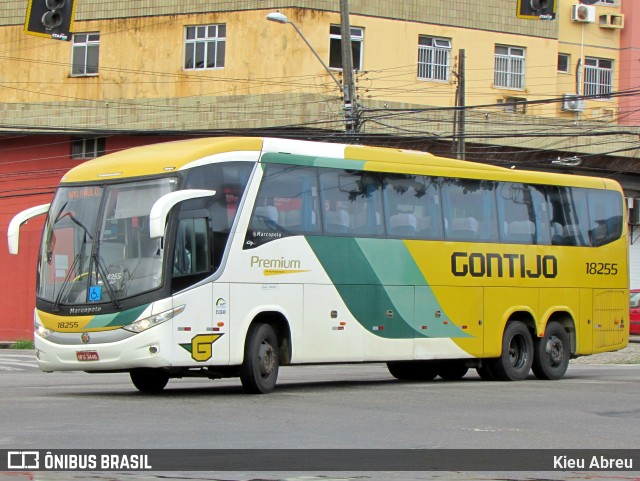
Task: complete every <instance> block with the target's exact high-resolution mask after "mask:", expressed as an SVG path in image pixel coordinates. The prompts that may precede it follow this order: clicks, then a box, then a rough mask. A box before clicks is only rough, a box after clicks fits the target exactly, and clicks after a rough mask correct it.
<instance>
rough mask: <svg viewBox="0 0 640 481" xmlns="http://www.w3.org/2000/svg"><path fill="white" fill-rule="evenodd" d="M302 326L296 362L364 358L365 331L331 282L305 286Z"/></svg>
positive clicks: (359, 359) (357, 359) (353, 360)
mask: <svg viewBox="0 0 640 481" xmlns="http://www.w3.org/2000/svg"><path fill="white" fill-rule="evenodd" d="M304 301H305V302H304V327H303V335H302V338H301V340H300V342H301V345H300V346H296V345H295V344H294V346H295V347H297V348H299V349H296V351H297V353H298V355H297V356H296V362H302V361H304V362H340V361H346V362H357V361H362V360H363V359H364V344H363V342H364V341H363V335H364V330H363V328H362V326H361V325H360V324H359V323H358V321H356V320H355V319H354V318H353V316H352V315H351V313H350V312H349V309H348V308H347V306H346V305H345V304H344V302H343V301H342V299H341V298H340V295H339V294H338V291H337V290H336V288H335V287H334V286H332V285H319V284H306V285H305V286H304Z"/></svg>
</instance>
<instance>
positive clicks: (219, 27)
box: [183, 23, 227, 70]
mask: <svg viewBox="0 0 640 481" xmlns="http://www.w3.org/2000/svg"><path fill="white" fill-rule="evenodd" d="M226 51H227V25H226V24H224V23H216V24H208V25H188V26H186V27H185V28H184V62H183V68H184V70H219V69H222V68H224V63H225V59H226ZM211 60H213V63H211Z"/></svg>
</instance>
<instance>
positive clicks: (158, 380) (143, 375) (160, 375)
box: [129, 368, 169, 393]
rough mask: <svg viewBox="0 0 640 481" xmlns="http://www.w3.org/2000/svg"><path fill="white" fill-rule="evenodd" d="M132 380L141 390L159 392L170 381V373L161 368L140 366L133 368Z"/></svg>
mask: <svg viewBox="0 0 640 481" xmlns="http://www.w3.org/2000/svg"><path fill="white" fill-rule="evenodd" d="M129 375H130V376H131V382H133V385H134V386H135V387H136V388H137V389H138V391H140V392H144V393H159V392H162V390H163V389H164V387H165V386H166V385H167V383H168V382H169V375H168V374H167V373H166V372H164V371H161V370H160V369H151V368H140V369H134V370H132V371H131V372H130V373H129Z"/></svg>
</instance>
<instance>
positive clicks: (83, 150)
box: [71, 137, 106, 159]
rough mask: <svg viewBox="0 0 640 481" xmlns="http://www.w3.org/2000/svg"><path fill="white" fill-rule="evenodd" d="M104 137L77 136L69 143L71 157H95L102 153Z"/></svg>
mask: <svg viewBox="0 0 640 481" xmlns="http://www.w3.org/2000/svg"><path fill="white" fill-rule="evenodd" d="M105 141H106V139H105V138H104V137H91V138H77V139H73V141H72V143H71V158H72V159H95V158H96V157H100V156H101V155H104V152H105V150H104V148H105V143H106V142H105Z"/></svg>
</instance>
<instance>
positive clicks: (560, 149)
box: [0, 0, 640, 340]
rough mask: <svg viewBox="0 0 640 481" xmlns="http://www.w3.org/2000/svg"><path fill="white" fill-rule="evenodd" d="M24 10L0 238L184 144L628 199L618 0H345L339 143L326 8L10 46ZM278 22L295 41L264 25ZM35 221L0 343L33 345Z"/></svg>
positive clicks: (189, 12)
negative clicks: (88, 182) (588, 182)
mask: <svg viewBox="0 0 640 481" xmlns="http://www.w3.org/2000/svg"><path fill="white" fill-rule="evenodd" d="M26 3H27V2H25V1H24V0H7V1H5V2H3V4H4V6H3V7H2V8H3V10H4V12H3V13H4V15H3V16H1V18H0V45H2V47H0V49H1V51H2V54H1V55H2V57H1V59H0V61H1V62H2V64H3V68H2V69H1V73H0V114H1V115H2V119H3V121H2V125H1V126H0V174H1V177H0V179H1V180H2V182H1V184H0V196H2V199H3V202H2V208H1V210H0V228H2V229H3V231H4V232H6V227H7V225H8V222H9V220H10V219H11V217H12V216H13V215H14V214H15V213H16V212H18V211H20V210H22V209H23V208H25V207H28V206H31V205H36V204H40V203H46V202H48V201H49V200H50V198H51V195H52V192H53V190H54V188H55V185H56V183H57V181H58V180H59V178H60V177H61V176H62V173H63V172H64V171H66V170H67V169H69V168H70V167H72V166H74V165H77V164H78V163H79V162H82V161H84V160H86V159H89V158H93V157H95V156H99V155H102V154H104V153H107V152H113V151H116V150H120V149H122V148H127V147H131V146H135V145H141V144H145V143H151V142H159V141H164V140H172V139H178V138H184V137H185V136H205V135H229V134H231V135H243V134H247V135H256V134H261V135H274V136H285V137H296V138H316V139H323V140H331V139H335V140H338V141H345V140H346V141H351V140H352V139H354V138H355V139H356V140H357V141H360V142H368V143H379V144H387V145H396V146H401V147H410V148H416V149H421V150H430V151H432V152H434V153H439V154H444V155H454V154H453V153H452V152H453V151H455V152H457V155H462V156H465V157H466V158H468V159H471V160H476V161H481V162H489V163H495V164H499V165H508V166H514V167H516V168H520V167H522V168H535V169H549V170H553V169H558V170H563V171H570V172H579V173H586V174H588V175H607V176H612V177H614V178H616V179H618V180H619V181H621V182H622V183H623V185H624V186H625V189H626V190H627V192H628V196H629V197H630V198H640V177H639V175H640V165H638V162H637V159H638V157H639V156H640V153H639V150H638V147H639V145H640V143H639V137H638V133H639V131H640V129H639V126H640V100H639V99H640V95H639V92H640V70H639V68H638V65H639V61H640V31H639V30H640V27H636V28H635V29H634V26H635V25H640V6H639V5H638V4H637V2H635V1H632V0H605V1H599V2H597V3H596V4H595V5H592V6H586V5H580V4H579V2H578V1H577V0H557V8H556V12H555V19H553V20H540V19H524V18H518V16H517V14H518V13H519V12H518V5H519V3H520V2H519V1H518V0H487V1H483V2H478V1H475V0H448V1H446V2H445V1H444V0H438V1H432V0H402V1H394V2H388V1H383V0H351V1H350V2H349V9H350V16H349V18H350V27H351V29H350V34H351V44H352V45H351V46H352V52H353V62H354V68H355V75H354V84H355V92H356V95H357V110H356V113H357V118H358V120H359V124H360V129H359V132H358V133H357V135H355V137H354V134H346V133H345V110H344V102H343V98H342V90H341V88H340V85H338V84H339V83H341V82H342V81H343V80H342V69H341V66H342V58H341V55H342V54H341V49H340V46H341V16H340V5H339V1H338V0H303V1H277V0H227V1H224V2H211V1H206V2H205V1H204V0H185V1H182V2H173V1H169V0H157V1H151V0H111V1H104V0H103V1H98V0H76V9H75V25H74V32H73V35H72V37H71V39H70V41H68V42H64V41H56V40H51V39H46V38H42V37H37V36H32V35H26V34H25V32H24V30H23V24H24V22H25V4H26ZM276 11H278V12H280V13H281V14H284V15H286V17H287V18H288V20H289V22H292V23H294V24H295V26H296V27H297V29H298V30H299V31H300V32H301V33H302V35H303V36H304V38H301V36H300V35H299V34H298V32H297V31H296V29H295V28H292V26H291V25H288V24H278V23H274V22H269V21H267V19H266V15H267V14H269V13H273V12H276ZM305 40H306V41H307V42H308V43H309V45H311V47H312V49H313V51H315V53H317V55H318V57H319V58H320V59H321V60H322V63H321V62H319V61H318V59H317V58H316V56H315V55H314V52H312V51H311V50H310V49H309V47H308V46H307V44H306V43H305ZM462 57H464V64H462V63H461V59H462ZM323 63H324V64H325V65H326V66H328V67H329V69H330V72H331V74H330V73H329V72H328V71H327V69H326V68H325V66H324V65H323ZM332 75H333V76H334V77H335V78H336V79H337V80H338V82H337V83H336V81H334V78H332ZM456 112H458V113H459V112H464V116H462V117H461V116H460V115H459V114H456ZM462 140H464V142H462ZM638 202H639V205H640V201H638ZM41 225H42V221H41V220H40V221H32V222H31V223H30V225H29V226H28V229H27V230H26V231H25V232H24V233H23V235H22V243H21V253H20V255H19V256H17V257H10V256H8V254H7V249H6V238H5V237H4V236H0V237H2V240H0V262H2V263H3V265H4V266H8V268H9V272H11V273H12V274H11V276H9V277H5V278H4V279H3V280H2V281H1V282H2V283H3V287H4V288H5V292H9V296H5V297H4V300H2V301H0V302H2V303H4V307H5V312H11V313H12V314H11V317H10V318H6V319H0V340H3V339H17V338H27V337H30V336H31V311H32V309H33V297H34V293H33V286H34V285H35V262H36V259H35V256H36V251H37V245H38V242H39V235H38V230H39V228H40V227H41ZM637 257H638V259H639V260H638V266H639V267H638V272H637V277H638V282H639V283H640V252H639V253H638V256H637Z"/></svg>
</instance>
